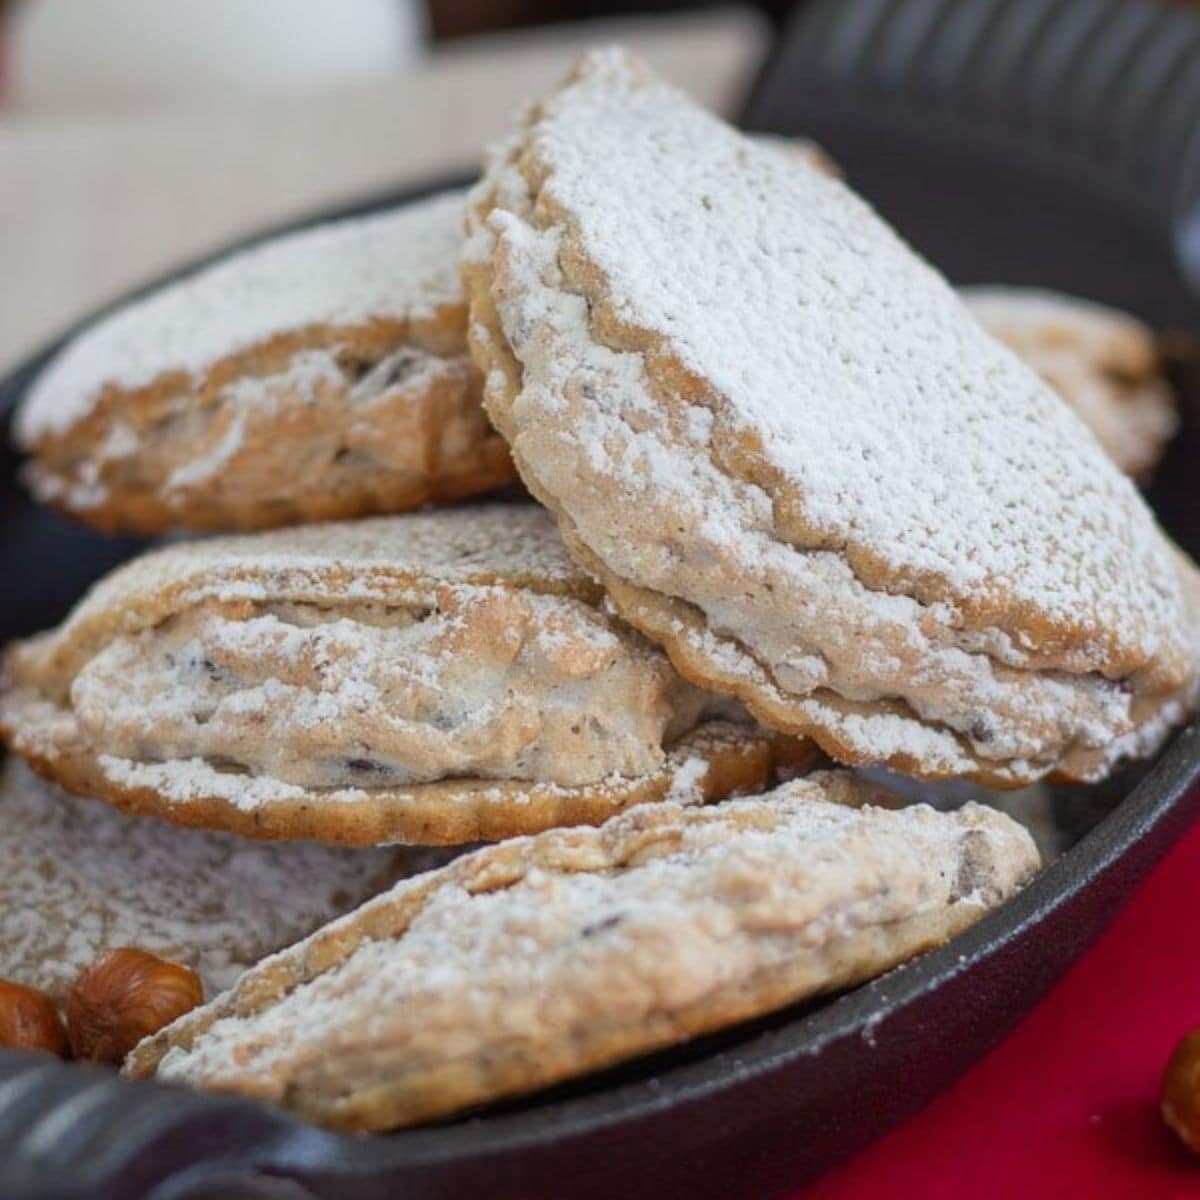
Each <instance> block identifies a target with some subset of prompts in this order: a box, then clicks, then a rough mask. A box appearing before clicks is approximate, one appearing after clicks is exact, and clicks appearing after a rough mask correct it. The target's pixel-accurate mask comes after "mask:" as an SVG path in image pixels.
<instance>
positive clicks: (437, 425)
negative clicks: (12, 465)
mask: <svg viewBox="0 0 1200 1200" xmlns="http://www.w3.org/2000/svg"><path fill="white" fill-rule="evenodd" d="M462 199H463V198H462V193H461V192H451V193H447V194H445V195H441V196H438V197H435V198H434V199H431V200H425V201H421V202H418V203H415V204H411V205H408V206H406V207H404V208H400V209H396V210H394V211H391V212H387V213H384V214H382V215H378V216H371V217H365V218H360V219H354V220H347V221H343V222H339V223H335V224H330V225H325V226H320V227H317V228H315V229H310V230H306V231H304V232H301V233H295V234H291V235H288V236H285V237H279V238H275V239H272V240H270V241H268V242H265V243H262V244H260V245H258V246H256V247H255V248H253V249H250V250H246V251H242V252H241V253H237V254H233V255H231V256H229V257H228V258H226V259H224V260H223V261H221V262H219V263H218V264H217V265H215V266H212V267H209V268H207V269H205V270H202V271H201V272H199V273H198V274H195V275H193V276H191V277H190V278H188V279H186V280H184V281H182V282H179V283H175V284H172V285H169V286H167V287H164V288H161V289H158V290H157V291H155V292H153V293H152V294H151V295H149V296H147V297H146V298H145V299H142V300H137V301H134V302H132V303H129V304H126V305H123V306H122V307H120V308H118V309H116V310H115V311H114V312H112V313H111V314H110V315H108V316H106V317H102V318H101V319H100V320H99V321H97V322H96V323H95V324H93V325H92V326H91V327H90V328H88V329H87V330H86V331H85V332H83V333H82V334H80V335H79V336H78V337H77V338H76V339H75V340H74V341H72V342H71V343H70V344H69V345H68V346H67V347H66V348H65V349H64V350H63V351H62V353H61V354H60V355H59V356H58V357H57V359H55V360H54V362H53V363H52V364H51V365H50V366H49V367H48V368H47V370H46V371H45V372H44V373H43V374H42V375H41V376H40V377H39V378H38V379H37V381H36V382H35V384H34V385H33V388H32V389H31V391H30V393H29V395H28V398H27V399H26V400H25V402H24V403H23V405H22V406H21V408H20V410H19V411H18V413H17V417H16V424H15V433H16V437H17V442H18V444H19V445H20V446H21V447H22V448H23V449H25V450H26V451H28V453H29V454H30V455H31V460H30V462H29V463H28V466H27V470H26V478H27V480H28V483H29V484H30V486H31V487H32V489H33V491H34V493H35V494H36V495H37V496H38V497H39V498H40V499H41V500H43V501H46V502H48V503H50V504H52V505H54V506H55V507H57V508H60V509H62V510H63V511H65V512H68V513H70V514H72V515H74V516H76V517H79V518H81V519H82V520H84V521H87V522H88V523H89V524H91V525H93V526H95V527H96V528H98V529H102V530H106V531H112V530H120V529H124V530H135V531H138V532H141V533H153V532H157V531H160V530H164V529H169V528H192V529H212V530H219V529H236V528H260V527H267V526H279V525H288V524H294V523H298V522H304V521H316V520H329V519H332V518H338V517H352V516H358V515H361V514H364V513H377V512H398V511H402V510H406V509H410V508H414V507H416V506H418V505H420V504H423V503H425V502H426V501H429V500H456V499H460V498H462V497H466V496H472V495H475V494H477V493H480V492H484V491H487V490H488V489H492V488H496V487H498V486H501V485H503V484H506V483H508V482H510V481H511V479H512V467H511V464H510V462H509V459H508V454H507V451H506V450H505V447H504V444H503V442H502V441H501V440H500V439H499V438H498V437H497V436H496V434H495V433H494V431H493V430H492V428H491V426H490V425H489V424H488V422H487V420H486V418H485V417H484V416H483V413H482V412H481V410H480V406H479V381H478V377H477V376H476V373H475V371H474V369H473V368H472V366H471V362H470V359H469V357H468V355H467V351H466V344H465V336H464V334H465V329H464V327H465V320H466V311H465V306H464V303H463V299H462V294H461V289H460V286H459V283H458V279H457V274H456V269H455V260H456V256H457V249H458V245H459V241H460V237H461V233H460V222H461V215H462Z"/></svg>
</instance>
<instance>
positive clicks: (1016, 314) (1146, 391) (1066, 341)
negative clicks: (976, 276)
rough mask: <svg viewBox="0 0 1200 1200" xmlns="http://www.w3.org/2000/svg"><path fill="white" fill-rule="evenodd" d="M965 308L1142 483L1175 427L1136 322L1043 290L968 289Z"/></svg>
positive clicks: (1166, 388)
mask: <svg viewBox="0 0 1200 1200" xmlns="http://www.w3.org/2000/svg"><path fill="white" fill-rule="evenodd" d="M962 297H963V299H964V300H965V301H966V303H967V307H968V308H969V309H970V310H971V312H972V314H973V315H974V316H975V318H976V319H977V320H978V321H979V323H980V324H981V325H982V326H983V327H984V329H986V330H987V331H988V333H990V334H991V335H992V336H993V337H994V338H996V339H998V340H999V341H1001V342H1003V343H1004V344H1005V345H1006V346H1008V348H1009V349H1010V350H1013V351H1015V352H1016V353H1017V354H1019V355H1020V356H1021V357H1022V358H1023V359H1024V360H1025V361H1026V362H1027V363H1029V365H1030V366H1031V367H1033V369H1034V370H1035V371H1037V372H1038V374H1039V375H1041V376H1042V378H1043V379H1045V380H1046V382H1047V383H1048V384H1050V386H1051V387H1052V388H1054V390H1055V391H1056V392H1057V393H1058V394H1059V395H1060V396H1061V397H1062V398H1063V399H1064V400H1065V401H1066V402H1067V403H1068V404H1069V405H1070V406H1071V407H1072V408H1073V409H1074V410H1075V411H1076V412H1077V413H1078V414H1079V416H1080V417H1082V418H1083V421H1084V423H1085V424H1086V425H1087V427H1088V428H1089V429H1090V430H1091V431H1092V432H1093V433H1094V434H1095V435H1096V440H1097V441H1099V443H1100V444H1101V445H1102V446H1103V447H1104V449H1105V450H1106V451H1108V454H1109V457H1110V458H1111V459H1112V460H1113V462H1115V463H1116V464H1117V466H1118V467H1120V468H1121V470H1122V471H1124V472H1125V473H1126V474H1127V475H1132V476H1133V477H1134V478H1135V479H1141V480H1145V479H1147V478H1148V477H1149V476H1150V475H1152V474H1153V472H1154V468H1155V466H1157V464H1158V460H1159V459H1160V458H1161V457H1162V453H1163V450H1164V449H1165V448H1166V445H1167V443H1168V442H1169V441H1170V440H1171V438H1172V436H1173V435H1174V433H1175V431H1176V429H1177V428H1178V426H1179V418H1178V415H1177V414H1176V412H1175V397H1174V395H1173V394H1172V392H1171V386H1170V384H1169V383H1168V382H1167V380H1166V378H1165V376H1164V374H1163V370H1164V366H1163V359H1162V355H1161V354H1160V352H1159V349H1158V343H1157V339H1156V338H1155V336H1154V333H1153V331H1152V330H1151V329H1150V328H1149V326H1147V325H1145V324H1144V323H1143V322H1142V321H1139V320H1138V319H1137V317H1134V316H1131V315H1130V314H1129V313H1125V312H1121V311H1120V310H1119V309H1115V308H1109V307H1108V306H1107V305H1103V304H1096V303H1094V302H1093V301H1091V300H1081V299H1079V298H1078V297H1076V296H1065V295H1063V294H1061V293H1059V292H1048V291H1044V290H1042V289H1040V288H1016V287H994V286H993V287H968V288H963V289H962Z"/></svg>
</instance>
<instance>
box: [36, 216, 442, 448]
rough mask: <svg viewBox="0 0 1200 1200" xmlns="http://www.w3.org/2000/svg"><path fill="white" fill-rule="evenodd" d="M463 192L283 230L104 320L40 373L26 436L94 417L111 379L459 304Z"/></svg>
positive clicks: (143, 377) (196, 368)
mask: <svg viewBox="0 0 1200 1200" xmlns="http://www.w3.org/2000/svg"><path fill="white" fill-rule="evenodd" d="M461 217H462V194H461V193H459V192H447V193H444V194H442V195H440V196H437V197H435V198H433V199H430V200H424V201H419V202H417V203H415V204H411V205H407V206H405V207H403V208H400V209H397V210H395V211H392V212H387V213H383V214H380V215H377V216H370V217H362V218H355V219H352V220H347V221H341V222H337V223H335V224H331V225H324V226H321V227H319V228H316V229H311V230H305V231H302V232H300V233H295V234H290V235H287V236H285V237H280V238H275V239H272V240H271V241H269V242H266V243H265V244H263V245H261V246H258V247H255V248H252V249H250V250H246V251H243V252H241V253H237V254H234V255H232V256H231V257H230V258H228V259H226V260H223V261H221V262H219V263H217V264H216V265H214V266H212V267H209V268H206V269H205V270H203V271H201V272H200V273H198V274H197V275H194V276H192V277H191V278H189V279H186V280H184V281H182V282H180V283H178V284H174V285H171V286H169V287H167V288H164V289H162V290H160V291H157V292H155V293H153V294H152V295H150V296H148V297H147V298H146V299H144V300H139V301H135V302H134V303H132V304H129V305H126V306H124V307H122V308H120V309H119V310H117V311H116V312H115V313H113V314H112V315H111V316H108V317H103V318H101V319H100V320H99V321H98V322H97V323H96V324H95V325H93V326H92V327H91V328H90V329H88V330H86V331H85V332H84V333H82V334H81V335H80V336H79V337H78V338H77V339H76V340H75V341H74V342H72V343H71V344H70V345H69V346H68V347H67V349H66V350H65V351H64V352H63V353H62V354H61V355H60V356H59V357H58V358H57V359H56V360H55V361H54V363H52V364H51V366H50V367H49V368H47V370H46V371H45V373H44V374H43V375H42V376H41V377H40V378H39V379H38V381H37V382H36V384H35V385H34V387H33V389H32V390H31V392H30V394H29V398H28V400H27V401H26V402H25V404H24V405H23V406H22V408H21V410H20V412H19V414H18V419H17V425H16V430H17V434H18V436H19V438H20V439H21V440H22V441H23V442H25V443H29V442H31V441H33V440H35V439H36V438H38V437H40V436H42V435H44V434H47V433H55V432H61V431H63V430H65V429H67V428H68V427H69V426H70V425H71V424H73V423H74V422H75V421H77V420H79V419H80V418H82V417H84V416H86V415H87V413H88V412H89V411H90V409H91V407H92V405H93V404H94V402H95V401H96V400H97V399H98V397H99V396H100V394H101V392H102V391H103V389H104V387H105V385H108V384H114V385H117V386H120V387H124V388H134V387H140V386H143V385H145V384H149V383H150V382H152V381H153V380H154V379H156V378H157V377H158V376H159V375H161V374H163V373H165V372H168V371H187V372H200V371H203V370H204V369H205V368H206V367H208V366H210V365H211V364H212V363H213V362H215V361H217V360H218V359H221V358H223V357H225V356H226V355H229V354H232V353H234V352H235V351H237V350H240V349H244V348H246V347H249V346H251V345H254V344H255V343H257V342H259V341H261V340H263V339H265V338H268V337H270V336H272V335H273V334H277V333H282V332H287V331H290V330H296V329H300V328H302V327H304V326H307V325H313V324H317V323H322V324H330V325H357V324H361V323H362V322H365V321H369V320H371V319H372V318H377V317H391V318H421V317H428V316H431V315H433V313H434V312H435V311H436V310H437V309H439V308H442V307H444V306H447V305H455V306H457V305H459V304H461V289H460V286H459V283H458V278H457V273H456V268H455V263H456V258H457V253H458V246H459V242H460V237H461V235H460V224H461Z"/></svg>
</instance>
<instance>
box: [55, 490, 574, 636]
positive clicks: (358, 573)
mask: <svg viewBox="0 0 1200 1200" xmlns="http://www.w3.org/2000/svg"><path fill="white" fill-rule="evenodd" d="M497 580H502V581H505V582H508V583H511V584H513V585H515V586H529V587H532V588H534V589H535V590H544V591H547V592H565V593H569V594H582V595H594V594H595V591H596V589H595V586H594V585H593V584H592V583H591V582H590V580H589V579H588V578H587V576H586V575H585V574H584V573H583V572H582V571H581V570H580V569H579V568H578V567H576V566H575V564H574V563H573V562H572V561H571V560H570V558H569V557H568V555H567V553H566V550H565V549H564V548H563V545H562V542H561V540H560V539H559V537H558V534H557V532H556V530H555V527H554V522H553V521H552V520H551V518H550V517H549V515H548V514H547V513H546V512H545V510H543V509H540V508H537V507H536V506H534V505H529V504H525V505H517V504H506V505H499V504H492V505H479V506H478V507H473V508H469V509H445V510H441V511H436V512H426V513H408V514H404V515H402V516H393V517H372V518H367V519H364V520H360V521H339V522H328V523H325V524H320V525H303V526H297V527H295V528H291V529H281V530H275V531H272V532H269V533H257V534H251V535H242V536H235V537H218V538H207V539H204V540H200V541H187V542H183V543H180V544H178V545H173V546H168V547H166V548H164V549H161V550H155V551H152V552H150V553H149V554H145V555H143V556H142V557H140V558H137V559H135V560H133V561H132V562H130V563H128V564H126V565H125V566H123V567H121V568H120V569H119V570H117V571H114V572H113V573H112V574H111V575H108V576H106V577H105V578H104V579H103V580H101V581H100V582H99V583H98V584H97V585H96V586H95V587H94V588H93V589H92V590H91V591H90V592H89V593H88V594H87V596H86V597H85V598H84V599H83V600H82V601H81V602H80V604H79V605H77V606H76V608H75V609H74V610H73V612H72V614H71V616H70V617H69V618H68V619H67V621H66V623H65V625H64V626H63V628H62V629H61V631H60V634H61V636H63V637H65V638H68V639H69V638H72V637H74V636H76V635H77V634H79V633H81V632H82V631H83V630H84V629H86V628H87V627H89V626H90V625H92V624H93V623H94V622H98V621H101V620H103V619H104V618H105V615H106V613H107V612H108V611H109V610H111V609H112V608H113V607H124V606H130V607H131V608H132V609H133V611H131V612H130V613H129V614H128V616H127V621H128V624H129V627H130V628H134V627H138V626H140V625H141V624H142V623H143V621H144V620H147V619H148V620H149V621H151V622H153V621H155V620H158V619H160V617H161V616H162V615H164V614H163V611H162V607H161V604H160V603H159V597H161V596H163V595H164V594H166V593H168V592H169V594H170V610H171V611H178V610H179V609H181V608H183V607H185V606H186V605H189V604H199V603H202V602H204V601H205V600H221V601H234V600H250V601H258V602H267V601H295V602H313V603H328V604H341V603H382V604H388V603H401V602H413V601H419V600H420V599H421V598H422V597H425V598H428V597H430V596H432V595H434V594H435V592H436V589H437V588H438V587H440V586H442V585H447V584H450V585H453V584H464V585H469V584H490V583H494V582H496V581H497ZM140 610H146V611H147V612H148V613H149V612H151V610H152V615H149V616H148V617H146V618H141V619H139V616H138V612H139V611H140Z"/></svg>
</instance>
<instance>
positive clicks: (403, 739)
mask: <svg viewBox="0 0 1200 1200" xmlns="http://www.w3.org/2000/svg"><path fill="white" fill-rule="evenodd" d="M70 700H71V705H72V708H73V709H74V712H75V714H76V717H77V719H78V721H79V723H80V726H81V729H82V731H83V733H84V735H85V737H86V738H87V740H88V741H89V742H90V743H91V744H92V745H94V746H96V747H98V748H102V749H103V751H104V753H106V754H110V755H113V756H116V757H120V758H127V759H134V760H139V761H143V762H145V761H150V762H163V761H168V760H172V759H192V758H203V759H206V760H208V762H209V763H210V764H212V765H219V766H221V767H223V768H225V769H234V770H242V771H245V772H248V773H250V774H253V775H268V776H271V777H272V778H275V779H279V780H283V781H285V782H287V783H292V784H296V785H299V786H303V787H311V788H338V787H347V786H351V787H363V788H370V787H372V786H382V785H386V784H396V783H414V782H428V781H431V780H436V779H444V778H448V777H455V776H464V775H470V776H475V777H478V778H484V779H536V780H543V781H549V782H553V783H558V784H562V785H564V786H576V785H579V784H586V783H592V782H595V781H598V780H601V779H605V778H607V777H608V776H610V775H614V774H615V775H622V776H636V775H645V774H649V773H651V772H653V771H655V770H657V769H658V768H659V767H660V766H661V765H662V763H663V761H664V751H663V744H664V741H666V740H670V739H673V738H675V737H677V736H678V735H679V734H681V733H683V732H686V730H687V729H689V728H691V727H693V726H694V725H695V724H696V722H697V721H698V720H699V717H700V713H701V708H702V703H703V701H702V699H701V696H700V694H699V693H698V692H695V691H694V690H693V689H691V688H690V687H689V686H688V685H687V684H685V683H683V682H682V681H681V680H680V679H679V677H678V676H676V675H675V673H674V672H673V671H672V670H671V669H670V668H669V667H668V665H667V663H666V660H665V659H664V658H663V657H662V656H661V655H660V654H658V653H657V652H655V651H654V650H652V649H651V648H650V647H649V645H648V644H645V643H643V642H642V641H641V639H640V638H637V637H636V635H631V634H628V633H625V634H623V635H622V636H618V634H617V633H616V632H614V629H613V627H612V625H611V622H610V621H609V619H608V618H607V617H605V616H604V615H603V614H601V613H598V612H597V611H596V610H595V609H593V608H591V607H589V606H588V605H586V604H584V603H582V602H580V601H578V600H575V599H573V598H570V597H558V596H541V595H536V594H533V593H514V592H512V591H507V590H504V589H501V588H494V587H445V588H442V589H440V591H439V593H438V595H437V598H436V602H435V604H434V605H433V606H432V607H431V608H430V609H429V610H419V609H415V608H409V607H394V606H387V607H385V606H382V605H362V606H359V607H357V608H354V609H349V610H345V611H342V610H337V611H334V610H329V609H324V608H320V607H316V606H313V605H299V604H275V605H263V606H259V605H240V606H229V605H221V604H219V603H215V602H213V603H207V604H204V605H200V606H197V607H196V608H194V609H190V610H188V611H186V612H184V613H181V614H179V615H177V616H173V617H171V618H169V619H168V620H166V621H164V622H162V623H161V624H159V625H157V626H155V627H154V628H152V629H148V630H144V631H143V632H141V633H138V634H134V635H132V636H130V635H126V636H119V637H117V638H116V639H115V640H113V641H112V642H110V643H109V644H108V645H107V646H105V647H104V648H103V649H102V650H101V651H100V652H99V653H98V654H97V655H96V656H95V657H94V658H92V659H91V660H90V661H89V662H88V663H87V664H86V665H85V666H84V667H83V668H82V669H81V671H80V672H79V674H78V675H77V676H76V678H75V680H74V681H73V683H72V685H71V688H70Z"/></svg>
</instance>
